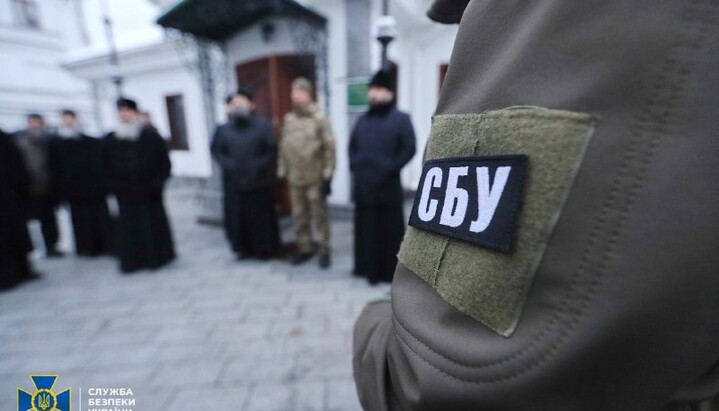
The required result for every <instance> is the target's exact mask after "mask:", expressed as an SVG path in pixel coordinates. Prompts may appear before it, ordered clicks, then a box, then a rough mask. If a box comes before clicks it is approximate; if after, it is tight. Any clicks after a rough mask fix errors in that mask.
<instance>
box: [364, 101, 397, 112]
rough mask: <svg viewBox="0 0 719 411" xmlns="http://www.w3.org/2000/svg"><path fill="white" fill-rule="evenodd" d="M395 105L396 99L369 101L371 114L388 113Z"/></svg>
mask: <svg viewBox="0 0 719 411" xmlns="http://www.w3.org/2000/svg"><path fill="white" fill-rule="evenodd" d="M392 107H394V100H383V101H372V102H370V103H369V112H370V113H371V114H379V115H382V114H387V113H388V112H389V111H390V109H391V108H392Z"/></svg>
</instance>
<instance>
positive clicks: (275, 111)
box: [235, 54, 317, 215]
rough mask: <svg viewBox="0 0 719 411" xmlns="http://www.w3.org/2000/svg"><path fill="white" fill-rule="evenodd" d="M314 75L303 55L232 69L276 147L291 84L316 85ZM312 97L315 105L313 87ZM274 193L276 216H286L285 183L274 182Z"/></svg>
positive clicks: (289, 208)
mask: <svg viewBox="0 0 719 411" xmlns="http://www.w3.org/2000/svg"><path fill="white" fill-rule="evenodd" d="M315 73H316V70H315V58H314V56H312V55H307V54H299V55H281V56H269V57H264V58H261V59H257V60H253V61H249V62H246V63H242V64H238V65H237V66H236V68H235V74H236V76H237V83H238V84H244V85H246V86H248V87H250V89H252V91H253V94H254V99H255V105H256V113H257V115H259V116H262V117H265V118H267V119H269V120H270V121H271V122H272V126H273V128H274V131H275V136H276V137H277V142H278V144H279V143H281V139H282V126H283V124H282V121H283V119H284V116H285V114H287V113H288V112H289V111H290V110H292V102H291V100H290V89H291V85H292V81H293V80H294V79H295V78H297V77H306V78H308V79H309V80H310V81H312V84H315V85H316V84H317V82H316V75H315ZM313 97H314V98H315V101H316V100H317V88H316V87H314V88H313ZM274 191H275V199H276V201H277V203H278V209H279V212H280V215H287V214H290V212H291V211H292V206H291V204H290V195H289V189H288V187H287V183H286V182H284V183H279V182H278V181H275V184H274Z"/></svg>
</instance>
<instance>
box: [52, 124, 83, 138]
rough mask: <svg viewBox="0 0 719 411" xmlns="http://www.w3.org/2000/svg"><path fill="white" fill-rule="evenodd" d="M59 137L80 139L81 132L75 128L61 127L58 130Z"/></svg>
mask: <svg viewBox="0 0 719 411" xmlns="http://www.w3.org/2000/svg"><path fill="white" fill-rule="evenodd" d="M57 135H58V136H60V137H62V138H76V137H80V132H79V131H78V130H77V128H75V127H69V126H60V127H58V128H57Z"/></svg>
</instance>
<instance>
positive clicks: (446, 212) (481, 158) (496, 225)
mask: <svg viewBox="0 0 719 411" xmlns="http://www.w3.org/2000/svg"><path fill="white" fill-rule="evenodd" d="M595 124H596V119H595V118H594V117H593V116H591V115H589V114H582V113H575V112H568V111H561V110H550V109H544V108H538V107H510V108H507V109H504V110H497V111H489V112H485V113H481V114H458V115H440V116H436V117H434V119H433V123H432V132H431V136H430V140H429V143H428V146H427V154H426V162H425V167H424V169H423V172H422V177H421V179H420V185H419V187H418V190H417V195H416V198H415V202H414V206H413V208H412V214H411V215H410V227H409V229H408V230H407V234H406V236H405V239H404V241H403V243H402V247H401V249H400V252H399V260H400V262H401V263H402V264H403V265H405V266H406V267H407V268H409V269H410V270H412V271H413V272H414V273H416V274H417V275H418V276H419V277H421V278H422V279H423V280H424V281H426V282H427V283H428V284H430V285H431V286H432V288H433V289H434V290H435V291H436V292H437V293H439V295H440V296H441V297H442V298H443V299H444V300H445V301H447V302H448V303H449V304H450V305H452V306H453V307H455V308H456V309H458V310H459V311H461V312H463V313H465V314H466V315H469V316H470V317H472V318H474V319H476V320H477V321H480V322H481V323H482V324H484V325H485V326H487V327H489V328H490V329H492V330H494V331H495V332H497V333H498V334H500V335H503V336H510V335H511V334H512V332H513V331H514V329H515V328H516V326H517V324H518V322H519V319H520V316H521V313H522V308H523V306H524V302H525V300H526V296H527V293H528V290H529V288H530V286H531V283H532V280H533V277H534V272H535V271H536V269H537V266H538V265H539V262H540V260H541V258H542V255H543V253H544V249H545V247H546V244H547V242H548V241H549V238H550V236H551V233H552V231H553V229H554V226H555V224H556V222H557V220H558V218H559V216H560V214H561V211H562V207H563V205H564V202H565V200H566V198H567V196H568V194H569V191H570V189H571V186H572V182H573V180H574V177H575V175H576V173H577V171H578V170H579V167H580V165H581V162H582V158H583V156H584V152H585V150H586V148H587V145H588V143H589V140H590V138H591V136H592V134H593V132H594V127H595Z"/></svg>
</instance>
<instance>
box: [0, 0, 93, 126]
mask: <svg viewBox="0 0 719 411" xmlns="http://www.w3.org/2000/svg"><path fill="white" fill-rule="evenodd" d="M89 41H90V39H89V35H88V32H87V28H86V26H85V17H84V8H83V2H82V1H79V0H70V1H68V0H42V1H40V0H0V54H2V64H0V128H2V129H3V130H6V131H13V130H16V129H19V128H22V127H24V125H25V120H24V118H25V116H26V115H27V114H28V113H39V114H41V115H43V116H44V117H46V121H47V122H48V123H49V124H54V122H56V121H57V118H58V113H59V111H60V110H62V109H65V108H73V109H75V110H77V111H78V112H79V113H80V115H81V118H83V119H84V120H85V121H86V122H87V123H86V124H85V126H86V127H87V128H88V129H90V130H95V129H96V127H97V125H96V124H95V123H94V118H95V112H94V107H93V106H92V104H91V101H92V99H91V95H92V88H91V86H90V85H89V84H88V83H87V82H85V81H82V80H81V79H78V78H77V77H75V76H72V75H71V74H70V73H68V72H67V71H65V70H63V69H62V68H61V67H60V63H61V61H62V59H63V57H64V55H65V53H67V52H68V51H69V50H72V49H77V48H81V47H84V46H86V45H88V44H89Z"/></svg>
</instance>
